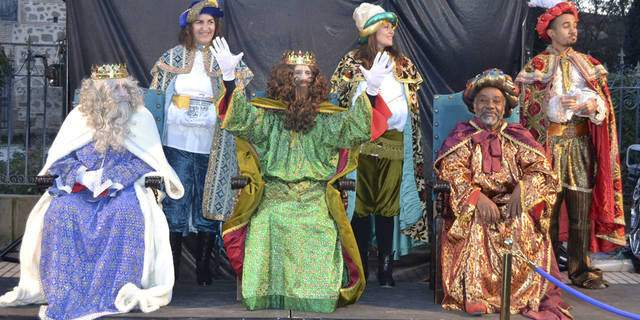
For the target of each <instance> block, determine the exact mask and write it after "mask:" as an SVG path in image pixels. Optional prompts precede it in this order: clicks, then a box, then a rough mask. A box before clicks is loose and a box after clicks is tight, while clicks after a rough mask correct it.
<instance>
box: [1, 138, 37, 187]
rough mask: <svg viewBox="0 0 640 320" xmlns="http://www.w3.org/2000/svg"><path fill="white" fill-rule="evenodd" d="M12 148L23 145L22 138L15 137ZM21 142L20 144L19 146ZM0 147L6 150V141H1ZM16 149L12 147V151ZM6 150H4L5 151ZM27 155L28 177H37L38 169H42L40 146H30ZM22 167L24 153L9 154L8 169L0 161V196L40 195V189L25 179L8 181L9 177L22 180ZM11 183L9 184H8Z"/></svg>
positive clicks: (5, 163) (4, 162) (23, 171)
mask: <svg viewBox="0 0 640 320" xmlns="http://www.w3.org/2000/svg"><path fill="white" fill-rule="evenodd" d="M5 138H6V136H4V137H0V141H1V140H4V139H5ZM12 142H13V143H14V144H13V145H14V146H16V143H18V144H17V145H24V136H23V135H17V136H16V137H15V139H14V140H13V141H12ZM21 142H22V144H20V143H21ZM0 146H1V147H2V148H3V149H4V148H6V141H2V143H1V144H0ZM16 148H18V147H12V149H14V150H15V149H16ZM5 150H6V149H5ZM28 153H29V168H28V170H27V175H28V177H31V180H33V177H35V176H36V175H38V172H40V169H41V167H42V157H43V152H42V147H41V146H40V145H32V146H31V147H30V149H29V151H28ZM24 166H25V153H23V152H18V151H17V152H13V153H12V154H11V159H10V160H9V167H8V168H7V161H6V160H0V193H1V194H40V193H42V191H43V190H42V189H41V188H39V187H37V186H35V185H34V184H33V181H31V182H30V181H29V180H28V179H29V178H27V180H26V181H21V180H16V181H9V177H10V176H14V177H15V178H18V179H19V178H23V177H24V173H25V170H24ZM9 182H11V183H9Z"/></svg>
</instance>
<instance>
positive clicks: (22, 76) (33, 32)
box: [0, 0, 66, 133]
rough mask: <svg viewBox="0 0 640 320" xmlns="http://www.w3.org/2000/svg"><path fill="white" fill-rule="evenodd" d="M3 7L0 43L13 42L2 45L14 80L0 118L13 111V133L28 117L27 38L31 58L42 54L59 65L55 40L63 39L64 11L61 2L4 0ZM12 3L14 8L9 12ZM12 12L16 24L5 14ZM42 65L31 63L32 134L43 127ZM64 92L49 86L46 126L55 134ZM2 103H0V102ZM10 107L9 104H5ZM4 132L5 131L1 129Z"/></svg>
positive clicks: (19, 128) (36, 62) (0, 109)
mask: <svg viewBox="0 0 640 320" xmlns="http://www.w3.org/2000/svg"><path fill="white" fill-rule="evenodd" d="M3 1H5V4H4V5H2V6H0V10H5V13H4V14H1V15H0V17H1V18H2V19H4V20H1V21H0V30H1V31H0V42H2V43H7V42H8V43H14V44H5V45H2V47H3V49H4V52H5V53H6V54H7V55H8V56H9V58H10V63H11V64H12V66H13V72H14V74H15V77H14V78H13V90H12V94H13V99H12V103H11V104H12V105H10V106H6V105H5V106H0V118H2V117H3V113H4V117H6V112H8V111H9V110H11V111H12V112H13V119H14V126H13V128H14V130H17V131H18V132H20V130H23V129H24V126H25V120H26V118H27V113H26V109H27V108H26V107H27V77H26V75H27V66H26V64H25V63H24V61H25V58H26V57H27V47H26V46H25V45H16V44H25V43H26V41H27V39H28V38H29V37H30V38H31V43H32V44H33V46H32V47H31V49H32V52H33V54H34V55H44V56H46V57H47V62H48V63H49V64H55V63H62V62H63V61H60V59H62V58H63V57H62V56H59V55H58V47H57V44H58V40H60V39H63V38H64V37H65V24H66V12H65V10H66V9H65V3H64V2H63V1H62V0H3ZM11 3H14V9H11V8H10V6H11ZM3 6H4V8H3ZM11 10H15V11H16V12H15V15H14V17H15V21H12V18H11V17H10V16H11V14H7V11H11ZM43 74H44V65H43V64H42V60H41V59H35V60H34V62H33V64H32V77H31V117H30V118H31V128H32V130H33V131H32V133H34V132H35V133H37V132H41V130H42V128H43V127H44V125H45V124H44V120H45V119H44V89H43V84H44V83H43ZM63 94H64V93H63V90H62V88H61V87H48V89H47V109H46V110H47V111H46V127H47V129H48V130H49V131H53V132H55V131H56V130H57V128H58V127H59V126H60V124H61V123H62V120H63V118H62V116H63V108H62V106H63ZM0 101H2V100H0ZM6 104H9V103H6ZM0 129H5V128H0Z"/></svg>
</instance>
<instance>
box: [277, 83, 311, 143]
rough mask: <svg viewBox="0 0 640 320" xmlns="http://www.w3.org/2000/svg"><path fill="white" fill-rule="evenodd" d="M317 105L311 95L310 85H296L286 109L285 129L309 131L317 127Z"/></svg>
mask: <svg viewBox="0 0 640 320" xmlns="http://www.w3.org/2000/svg"><path fill="white" fill-rule="evenodd" d="M316 107H317V106H314V105H313V102H312V101H311V97H310V96H309V87H301V86H296V87H295V90H294V91H293V92H292V97H291V101H290V102H289V103H288V105H287V110H286V111H285V119H284V120H285V129H288V130H293V131H299V132H302V133H308V132H309V131H311V129H313V127H315V118H316V114H317V110H316Z"/></svg>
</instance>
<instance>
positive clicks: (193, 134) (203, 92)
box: [164, 50, 217, 154]
mask: <svg viewBox="0 0 640 320" xmlns="http://www.w3.org/2000/svg"><path fill="white" fill-rule="evenodd" d="M174 94H179V95H187V96H196V97H212V96H213V90H212V88H211V78H210V77H209V75H207V72H206V71H205V69H204V61H203V58H202V51H201V50H197V51H196V56H195V59H194V61H193V67H192V68H191V72H189V73H187V74H179V75H178V76H177V77H176V82H175V92H174ZM187 112H188V109H179V108H178V107H176V106H175V104H173V102H172V103H171V105H170V106H169V110H168V111H167V119H166V123H165V140H164V141H165V142H164V145H166V146H168V147H172V148H176V149H180V150H184V151H189V152H193V153H202V154H209V151H210V149H211V142H212V141H213V134H214V131H215V125H216V121H217V114H216V108H215V104H212V105H211V106H210V108H209V109H208V111H206V112H205V113H202V114H200V115H199V116H196V117H190V116H189V115H188V114H187Z"/></svg>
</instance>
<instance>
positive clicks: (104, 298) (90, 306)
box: [40, 142, 153, 319]
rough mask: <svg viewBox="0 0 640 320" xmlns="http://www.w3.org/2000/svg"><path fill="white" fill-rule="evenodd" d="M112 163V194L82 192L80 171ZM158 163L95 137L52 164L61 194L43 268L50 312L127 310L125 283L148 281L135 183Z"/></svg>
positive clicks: (49, 216) (72, 314)
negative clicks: (98, 146)
mask: <svg viewBox="0 0 640 320" xmlns="http://www.w3.org/2000/svg"><path fill="white" fill-rule="evenodd" d="M81 166H85V167H86V168H87V170H97V169H99V168H101V167H102V168H104V172H103V177H102V181H105V180H107V179H110V180H111V181H112V182H113V183H114V184H113V185H112V187H110V188H109V192H108V194H107V195H105V196H101V197H98V198H94V197H93V193H92V192H91V191H89V190H88V189H84V190H82V191H78V192H72V193H69V191H71V190H72V189H74V191H77V190H78V189H80V188H78V187H79V186H80V185H76V188H73V186H74V184H75V182H76V172H77V170H78V168H80V167H81ZM151 171H153V169H152V168H151V167H150V166H149V165H148V164H146V163H145V162H144V161H142V160H140V159H139V158H138V157H136V156H135V155H133V154H132V153H131V152H129V151H127V150H123V151H113V150H112V149H109V150H108V151H107V152H106V153H105V154H104V155H101V154H99V153H97V152H95V151H94V143H93V142H90V143H89V144H87V145H85V146H83V147H81V148H79V149H77V150H75V151H74V152H72V153H70V154H69V155H67V156H65V157H63V158H61V159H59V160H58V161H56V162H55V163H54V164H53V165H52V166H51V167H50V168H49V170H48V173H49V174H55V175H58V176H59V177H58V179H57V180H56V183H55V185H54V186H53V187H51V188H50V189H49V190H48V192H49V194H51V195H52V196H53V197H54V199H53V200H52V201H51V205H50V207H49V209H48V210H47V212H46V214H45V218H44V227H43V230H42V242H41V250H42V255H41V260H40V273H41V275H42V277H41V284H42V289H43V291H44V294H45V296H46V297H47V299H48V301H49V305H48V307H47V309H46V311H45V312H46V314H45V315H46V317H48V318H52V319H70V318H76V317H82V316H89V317H91V318H93V317H97V316H100V315H105V314H109V313H116V312H119V311H118V310H117V309H116V307H115V305H114V301H115V298H116V296H117V294H118V292H119V290H120V288H122V286H124V285H125V284H126V283H128V282H131V283H133V284H135V285H136V286H138V287H140V286H141V277H142V271H143V262H144V248H145V244H144V231H145V230H144V226H145V224H144V217H143V214H142V211H141V209H140V204H139V201H138V198H137V197H136V193H135V191H134V188H133V183H134V182H135V181H136V180H138V179H139V178H140V177H141V176H142V175H144V174H146V173H148V172H151Z"/></svg>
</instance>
